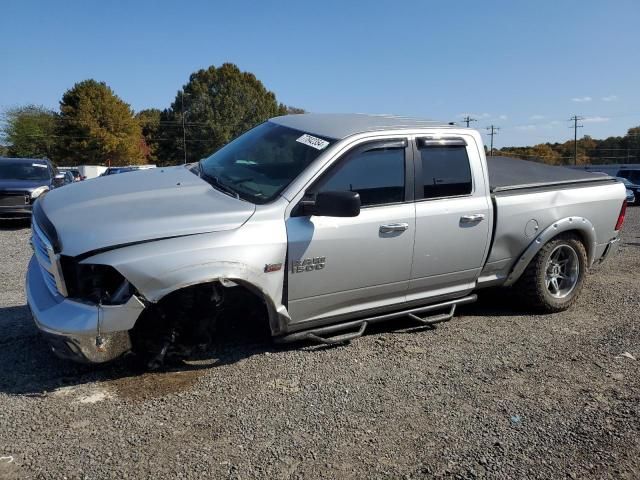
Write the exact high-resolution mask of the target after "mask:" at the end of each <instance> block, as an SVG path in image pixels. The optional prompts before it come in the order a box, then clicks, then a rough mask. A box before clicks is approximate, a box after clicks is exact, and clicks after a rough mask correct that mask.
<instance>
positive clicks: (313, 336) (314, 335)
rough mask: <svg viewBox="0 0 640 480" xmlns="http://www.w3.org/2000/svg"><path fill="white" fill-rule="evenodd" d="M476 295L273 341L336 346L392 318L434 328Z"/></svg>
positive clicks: (297, 333) (295, 334)
mask: <svg viewBox="0 0 640 480" xmlns="http://www.w3.org/2000/svg"><path fill="white" fill-rule="evenodd" d="M477 298H478V297H477V295H469V296H467V297H463V298H459V299H457V300H449V301H447V302H442V303H436V304H433V305H426V306H423V307H416V308H410V309H407V310H400V311H397V312H392V313H385V314H382V315H376V316H373V317H369V318H363V319H359V320H353V321H350V322H344V323H337V324H334V325H328V326H326V327H318V328H311V329H309V330H303V331H301V332H295V333H291V334H289V335H285V336H283V337H278V338H276V339H274V340H275V341H276V342H277V343H291V342H299V341H304V340H310V341H313V342H318V343H323V344H325V345H336V344H341V343H347V342H349V341H351V340H354V339H356V338H358V337H361V336H362V335H363V334H364V332H365V330H366V329H367V326H369V325H371V324H372V323H378V322H384V321H386V320H392V319H394V318H400V317H409V318H411V319H413V320H415V321H417V322H418V323H421V324H422V325H425V326H428V327H430V328H435V325H436V324H438V323H442V322H447V321H449V320H451V318H453V315H454V314H455V312H456V307H457V306H458V305H466V304H467V303H473V302H475V301H476V299H477ZM445 308H448V309H449V311H448V312H446V313H437V314H435V315H427V316H426V317H419V316H418V315H416V314H417V313H426V312H433V311H436V310H443V309H445ZM355 328H357V329H358V330H357V331H355V332H350V333H343V334H342V335H337V336H334V337H330V335H333V334H334V333H337V332H341V331H343V330H351V329H355Z"/></svg>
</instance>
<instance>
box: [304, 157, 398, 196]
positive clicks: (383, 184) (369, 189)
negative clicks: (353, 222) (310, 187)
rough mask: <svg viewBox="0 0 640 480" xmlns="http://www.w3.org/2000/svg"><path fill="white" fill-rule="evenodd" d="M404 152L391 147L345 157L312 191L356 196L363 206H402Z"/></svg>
mask: <svg viewBox="0 0 640 480" xmlns="http://www.w3.org/2000/svg"><path fill="white" fill-rule="evenodd" d="M404 152H405V149H404V147H393V148H372V149H371V150H365V151H361V150H359V151H356V152H355V153H352V154H347V157H346V158H344V159H343V160H341V161H340V163H339V164H338V166H337V167H336V168H334V169H333V170H332V171H330V172H329V173H328V174H327V176H326V177H324V178H323V179H322V180H321V181H320V184H319V185H318V186H317V187H316V188H315V189H314V190H315V191H316V192H327V191H352V192H358V193H359V194H360V201H361V202H362V206H370V205H383V204H386V203H399V202H402V201H404V189H405V172H404V168H405V162H404Z"/></svg>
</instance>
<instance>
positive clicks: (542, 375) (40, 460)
mask: <svg viewBox="0 0 640 480" xmlns="http://www.w3.org/2000/svg"><path fill="white" fill-rule="evenodd" d="M623 236H624V243H623V245H622V247H621V251H620V254H619V255H618V256H617V257H615V258H612V259H611V260H609V261H608V263H606V264H604V265H602V266H600V267H597V268H596V269H594V272H593V273H592V275H590V276H589V278H588V280H587V284H586V286H585V289H584V291H583V293H582V297H581V299H580V301H579V302H578V304H577V305H576V306H575V307H574V308H573V309H571V310H570V311H568V312H565V313H562V314H556V315H544V316H540V315H529V314H523V313H522V312H520V311H519V310H518V308H517V306H514V305H513V304H512V303H511V302H510V299H509V298H508V297H507V296H506V295H505V294H504V293H501V294H489V295H485V296H484V297H483V298H482V299H481V301H480V302H479V303H477V304H475V305H471V306H468V307H466V308H464V309H462V311H461V312H460V314H459V315H458V316H457V317H456V318H455V319H454V320H453V321H451V322H449V323H446V324H442V325H441V326H439V327H438V328H437V329H436V330H424V329H422V330H420V329H417V330H416V329H413V330H411V329H410V328H409V327H410V326H411V325H410V324H402V323H401V324H398V323H395V324H391V323H388V324H385V325H381V326H378V327H377V328H376V329H375V330H373V331H371V332H370V333H368V334H367V335H366V336H364V337H363V338H361V339H358V340H356V341H354V342H353V343H352V344H351V345H349V346H345V347H338V348H318V347H309V346H304V345H295V346H293V347H289V348H281V347H278V346H274V345H272V344H271V343H270V342H268V341H265V340H262V339H260V338H259V337H258V338H256V337H252V338H248V339H247V338H245V339H243V338H241V337H238V336H233V335H229V337H228V338H223V339H221V340H220V344H219V345H218V346H217V347H216V348H215V350H214V351H213V355H212V358H211V359H209V360H206V359H205V360H202V361H198V362H193V363H192V364H190V365H189V366H185V367H184V368H181V369H176V370H175V371H169V372H163V373H153V374H150V373H147V374H141V373H139V372H136V371H135V370H133V369H132V368H131V367H129V366H128V365H127V364H125V363H119V364H116V365H112V366H108V367H105V368H100V369H95V368H93V369H92V368H87V367H83V366H77V365H74V364H71V363H67V362H64V361H61V360H58V359H56V358H55V357H53V356H52V355H51V354H50V353H49V352H48V350H47V347H46V346H45V344H44V343H43V342H42V341H41V340H40V339H39V338H38V336H37V332H36V329H35V328H34V326H33V325H32V323H31V320H30V318H29V312H28V310H27V307H26V306H25V298H24V294H23V285H22V284H23V279H24V274H25V269H26V266H27V261H28V258H29V255H30V250H29V247H28V244H27V241H28V237H29V232H28V229H27V228H24V227H23V228H20V227H19V226H18V227H15V228H14V227H11V226H6V225H5V227H4V228H3V229H1V230H0V287H1V289H0V369H2V370H1V373H0V478H32V477H37V478H63V477H66V478H112V477H113V478H167V477H171V478H203V477H214V478H254V477H259V478H341V479H343V478H438V477H453V478H475V477H481V478H482V477H484V478H518V479H521V478H562V477H570V478H629V479H630V478H640V422H639V415H640V374H639V372H638V366H639V365H640V324H639V322H638V320H640V313H639V312H640V310H639V307H640V300H639V299H640V277H639V272H640V208H637V207H636V208H630V209H629V212H628V218H627V223H626V226H625V230H624V235H623ZM625 352H627V353H628V354H630V355H631V357H635V358H637V359H638V360H634V359H633V358H630V357H628V356H624V355H622V354H623V353H625Z"/></svg>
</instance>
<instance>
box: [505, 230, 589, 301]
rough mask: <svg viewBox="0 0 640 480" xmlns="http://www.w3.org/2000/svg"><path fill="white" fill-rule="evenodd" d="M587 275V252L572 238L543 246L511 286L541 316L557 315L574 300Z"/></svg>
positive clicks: (570, 236) (556, 239)
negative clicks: (540, 313)
mask: <svg viewBox="0 0 640 480" xmlns="http://www.w3.org/2000/svg"><path fill="white" fill-rule="evenodd" d="M586 272H587V252H586V250H585V248H584V245H583V243H582V241H581V239H580V237H578V236H577V235H575V234H572V233H567V234H562V235H558V236H557V237H555V238H553V239H552V240H550V241H549V242H547V243H546V244H545V245H544V246H543V247H542V248H541V249H540V251H539V252H538V253H537V255H536V256H535V257H534V258H533V260H532V261H531V263H530V264H529V265H528V266H527V268H526V269H525V271H524V273H523V274H522V277H520V280H518V282H517V283H516V285H515V288H516V291H517V292H518V295H519V296H520V297H521V299H522V300H523V301H524V302H525V303H526V304H527V305H528V306H530V307H532V308H534V309H536V310H541V311H544V312H561V311H563V310H566V309H567V308H569V307H570V306H571V305H573V303H574V302H575V301H576V299H577V298H578V295H579V294H580V291H581V290H582V286H583V284H584V278H585V274H586Z"/></svg>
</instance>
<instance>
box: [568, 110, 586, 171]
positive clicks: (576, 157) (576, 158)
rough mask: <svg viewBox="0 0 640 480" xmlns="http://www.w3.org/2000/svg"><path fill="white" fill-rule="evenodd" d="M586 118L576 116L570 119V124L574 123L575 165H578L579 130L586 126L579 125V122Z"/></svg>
mask: <svg viewBox="0 0 640 480" xmlns="http://www.w3.org/2000/svg"><path fill="white" fill-rule="evenodd" d="M583 118H584V117H579V116H578V115H574V116H573V117H571V118H570V119H569V121H570V122H573V164H574V165H578V129H579V128H582V127H583V126H584V125H578V121H579V120H582V119H583Z"/></svg>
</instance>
